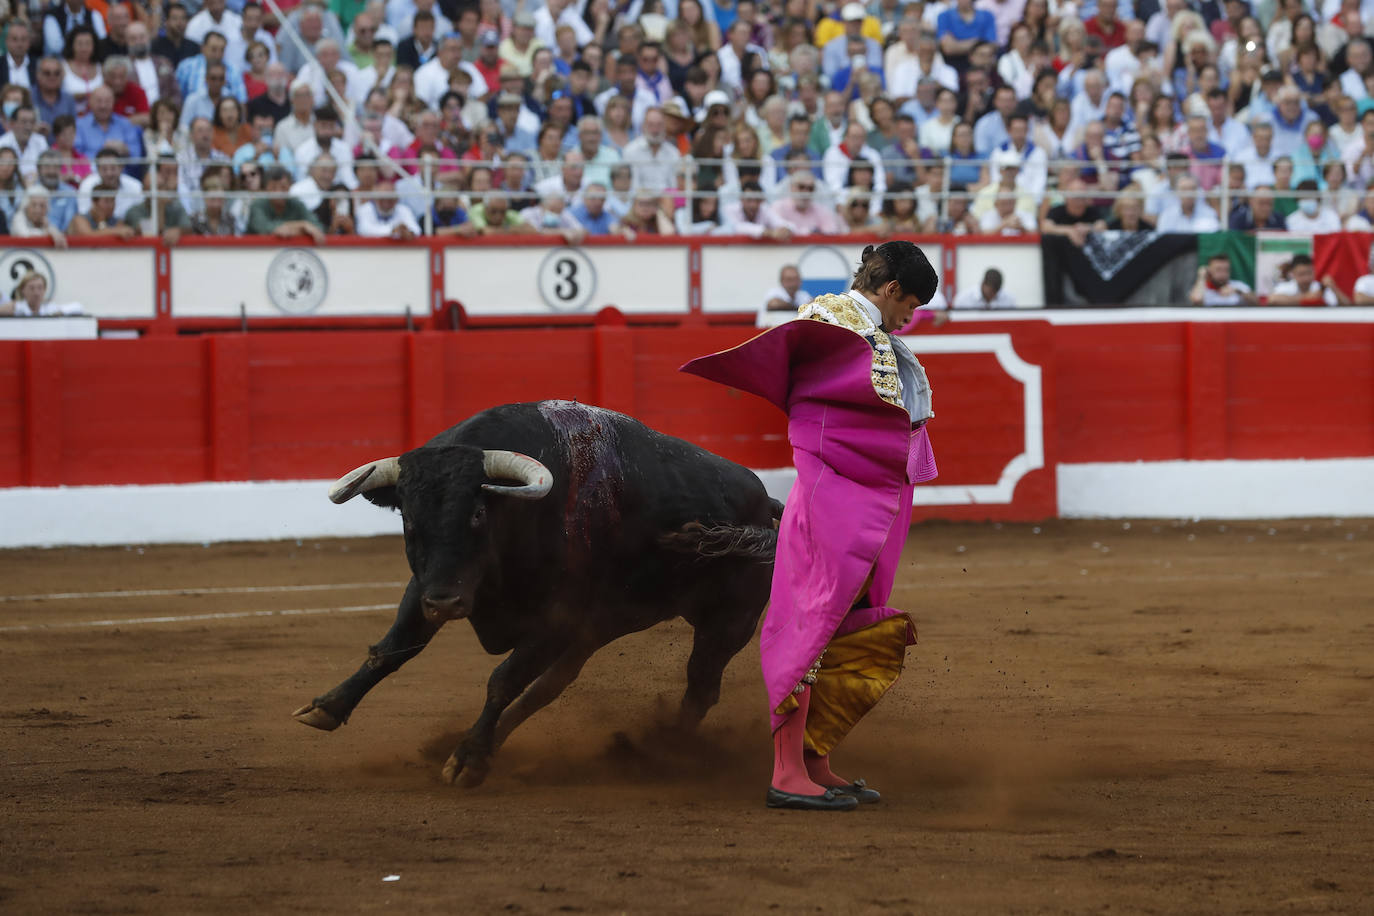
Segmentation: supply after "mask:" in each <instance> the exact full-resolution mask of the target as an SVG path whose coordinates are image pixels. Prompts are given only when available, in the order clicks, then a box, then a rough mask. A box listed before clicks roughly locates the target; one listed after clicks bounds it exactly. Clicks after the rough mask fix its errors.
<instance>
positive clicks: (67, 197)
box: [31, 150, 76, 232]
mask: <svg viewBox="0 0 1374 916" xmlns="http://www.w3.org/2000/svg"><path fill="white" fill-rule="evenodd" d="M37 177H38V185H40V186H42V187H43V188H44V189H45V190H46V191H47V192H48V221H49V222H51V223H52V224H53V225H54V226H56V227H57V228H58V229H59V230H61V231H62V232H66V231H67V224H68V223H70V222H71V221H72V217H73V216H75V215H76V191H75V189H73V188H72V186H71V185H69V184H67V183H65V182H64V181H63V180H62V166H61V163H60V160H59V156H58V153H57V151H56V150H46V151H44V153H43V154H42V155H41V156H39V157H38V176H37ZM31 187H32V186H31Z"/></svg>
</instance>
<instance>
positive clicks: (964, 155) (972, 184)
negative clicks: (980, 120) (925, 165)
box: [912, 121, 997, 188]
mask: <svg viewBox="0 0 1374 916" xmlns="http://www.w3.org/2000/svg"><path fill="white" fill-rule="evenodd" d="M945 155H946V156H947V157H948V158H949V184H950V187H959V188H977V187H980V186H982V185H985V184H987V183H988V182H989V181H991V182H992V183H993V184H996V183H997V176H996V175H993V176H992V177H991V178H989V177H988V174H989V173H988V172H986V171H985V169H987V168H988V157H986V156H980V155H978V151H977V150H975V149H974V148H973V125H971V124H969V123H968V122H967V121H960V122H959V123H958V124H955V125H954V133H953V134H951V135H950V141H949V152H948V153H946V154H945ZM913 158H915V159H920V158H921V157H920V156H916V157H913ZM912 171H914V169H912Z"/></svg>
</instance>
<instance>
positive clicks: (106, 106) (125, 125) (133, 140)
mask: <svg viewBox="0 0 1374 916" xmlns="http://www.w3.org/2000/svg"><path fill="white" fill-rule="evenodd" d="M90 106H91V111H90V114H84V115H82V116H81V117H79V118H77V119H76V144H75V148H76V151H77V152H78V153H80V154H81V155H83V156H85V157H87V158H88V159H94V158H95V154H96V153H98V152H100V150H101V149H103V148H104V147H106V146H109V147H113V148H114V149H116V150H117V151H118V152H119V155H120V156H121V157H123V158H126V159H137V158H139V157H141V156H142V155H143V132H142V131H141V130H139V129H138V128H137V127H135V126H134V125H133V123H132V122H131V121H130V120H129V119H128V118H126V117H124V116H123V115H117V114H115V113H114V93H113V92H111V91H110V87H108V86H97V87H96V88H95V89H92V90H91V94H90ZM133 169H134V167H133V166H125V169H124V170H125V171H126V172H128V173H129V174H131V175H136V174H137V173H136V172H135V171H133Z"/></svg>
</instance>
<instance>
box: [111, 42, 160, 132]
mask: <svg viewBox="0 0 1374 916" xmlns="http://www.w3.org/2000/svg"><path fill="white" fill-rule="evenodd" d="M102 69H103V71H104V74H105V85H106V86H108V87H109V89H110V92H112V93H113V94H114V111H115V114H118V115H121V116H123V117H125V118H127V119H128V121H129V123H130V124H132V125H134V126H135V127H137V128H138V129H139V130H143V129H144V128H145V127H147V126H148V123H149V117H148V94H147V93H146V92H144V91H143V88H142V87H141V86H139V84H138V82H137V81H136V80H135V79H133V78H132V75H133V61H131V60H129V58H128V57H125V56H124V55H122V54H115V55H112V56H110V57H107V58H105V64H104V66H103V68H102Z"/></svg>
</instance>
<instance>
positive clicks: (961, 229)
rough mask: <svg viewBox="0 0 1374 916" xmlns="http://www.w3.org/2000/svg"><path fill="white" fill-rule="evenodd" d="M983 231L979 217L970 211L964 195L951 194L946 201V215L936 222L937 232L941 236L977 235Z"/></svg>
mask: <svg viewBox="0 0 1374 916" xmlns="http://www.w3.org/2000/svg"><path fill="white" fill-rule="evenodd" d="M981 231H982V228H981V227H980V226H979V225H978V217H976V216H974V215H973V213H972V212H970V210H969V206H968V198H967V197H966V196H964V195H963V194H950V195H949V198H948V199H947V200H946V201H945V213H944V215H943V216H941V217H940V218H938V219H937V220H936V221H935V232H936V233H937V234H939V235H977V234H978V233H979V232H981Z"/></svg>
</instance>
